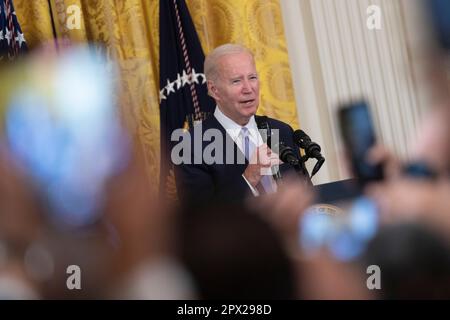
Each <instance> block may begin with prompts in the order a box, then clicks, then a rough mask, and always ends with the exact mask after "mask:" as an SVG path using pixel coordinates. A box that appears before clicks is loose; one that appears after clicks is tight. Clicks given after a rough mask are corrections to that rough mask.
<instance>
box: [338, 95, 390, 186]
mask: <svg viewBox="0 0 450 320" xmlns="http://www.w3.org/2000/svg"><path fill="white" fill-rule="evenodd" d="M338 115H339V116H338V118H339V124H340V128H341V134H342V138H343V140H344V145H345V149H346V152H347V154H348V156H349V160H350V162H351V167H352V170H353V173H354V174H355V177H356V180H357V181H358V183H359V184H360V186H362V187H363V186H365V185H366V184H367V183H369V182H372V181H377V180H382V179H383V166H382V165H381V164H377V165H373V164H371V163H369V162H368V161H367V153H368V151H369V149H370V148H372V147H373V146H374V145H375V143H376V136H375V131H374V126H373V122H372V118H371V115H370V111H369V106H368V103H367V102H366V101H364V100H361V101H356V102H352V103H348V104H343V105H341V106H340V107H339V109H338Z"/></svg>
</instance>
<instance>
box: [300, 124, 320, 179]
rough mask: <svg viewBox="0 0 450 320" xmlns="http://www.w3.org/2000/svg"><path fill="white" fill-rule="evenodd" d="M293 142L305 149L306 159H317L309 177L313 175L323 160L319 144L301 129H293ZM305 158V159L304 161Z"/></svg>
mask: <svg viewBox="0 0 450 320" xmlns="http://www.w3.org/2000/svg"><path fill="white" fill-rule="evenodd" d="M293 137H294V142H295V143H296V144H297V145H298V146H299V147H300V148H302V149H303V150H305V156H306V158H305V159H306V160H307V159H308V158H314V159H317V163H316V165H315V166H314V168H313V171H312V172H311V177H312V176H314V175H315V174H316V173H317V172H318V171H319V169H320V167H322V164H323V163H324V162H325V158H324V157H323V156H322V154H321V153H320V151H321V150H322V149H321V148H320V146H319V145H318V144H317V143H315V142H313V141H311V138H310V137H309V136H308V135H307V134H306V133H305V132H304V131H303V130H295V131H294V134H293ZM306 160H305V161H306Z"/></svg>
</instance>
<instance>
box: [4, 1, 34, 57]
mask: <svg viewBox="0 0 450 320" xmlns="http://www.w3.org/2000/svg"><path fill="white" fill-rule="evenodd" d="M26 50H27V44H26V42H25V37H24V35H23V33H22V30H21V29H20V25H19V22H18V21H17V16H16V12H15V11H14V5H13V3H12V0H0V61H4V60H14V58H15V57H17V56H18V55H19V54H20V53H22V52H24V51H26Z"/></svg>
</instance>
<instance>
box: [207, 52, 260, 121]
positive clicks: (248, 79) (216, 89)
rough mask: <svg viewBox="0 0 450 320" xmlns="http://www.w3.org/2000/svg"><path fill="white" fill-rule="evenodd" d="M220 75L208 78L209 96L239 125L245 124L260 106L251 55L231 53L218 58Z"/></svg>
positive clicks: (257, 81) (255, 73) (257, 84)
mask: <svg viewBox="0 0 450 320" xmlns="http://www.w3.org/2000/svg"><path fill="white" fill-rule="evenodd" d="M217 71H218V74H219V76H218V77H217V79H216V80H214V81H208V88H209V92H210V93H211V96H212V97H213V98H214V99H215V100H216V102H217V104H218V106H219V108H220V110H221V111H222V112H223V113H224V114H225V115H226V116H227V117H229V118H230V119H232V120H233V121H235V122H236V123H238V124H240V125H246V124H247V123H248V121H249V120H250V118H251V117H252V116H253V115H254V114H256V111H257V110H258V106H259V79H258V74H257V72H256V66H255V62H254V60H253V57H252V56H251V55H250V54H248V53H246V52H242V53H233V54H228V55H224V56H222V57H220V58H219V60H218V66H217Z"/></svg>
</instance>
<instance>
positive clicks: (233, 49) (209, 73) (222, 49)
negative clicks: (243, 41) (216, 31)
mask: <svg viewBox="0 0 450 320" xmlns="http://www.w3.org/2000/svg"><path fill="white" fill-rule="evenodd" d="M242 52H247V53H248V54H250V55H251V56H252V57H253V53H252V52H251V51H250V49H248V48H247V47H245V46H243V45H240V44H233V43H226V44H223V45H221V46H219V47H217V48H215V49H214V50H213V51H211V52H210V53H209V54H208V56H207V57H206V59H205V65H204V68H203V70H204V73H205V77H206V80H213V81H214V80H216V79H217V77H218V76H219V74H218V72H217V71H218V70H217V61H218V60H219V58H220V57H222V56H225V55H228V54H234V53H242Z"/></svg>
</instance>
